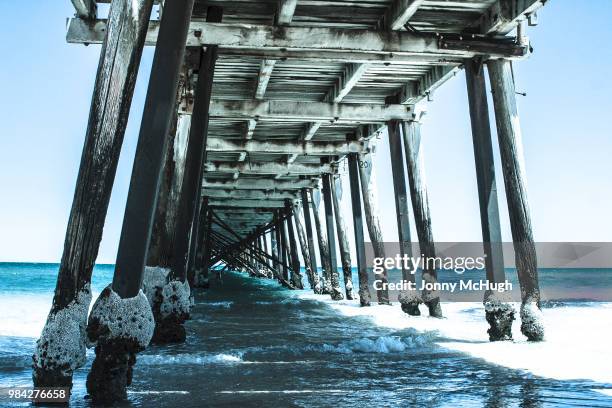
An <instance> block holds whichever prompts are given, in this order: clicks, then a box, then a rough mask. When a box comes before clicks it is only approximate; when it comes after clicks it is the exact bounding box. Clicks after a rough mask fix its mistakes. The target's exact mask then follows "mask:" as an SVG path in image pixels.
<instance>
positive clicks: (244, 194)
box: [202, 188, 299, 200]
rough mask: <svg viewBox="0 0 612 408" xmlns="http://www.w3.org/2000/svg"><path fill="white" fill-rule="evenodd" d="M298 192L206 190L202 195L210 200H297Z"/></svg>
mask: <svg viewBox="0 0 612 408" xmlns="http://www.w3.org/2000/svg"><path fill="white" fill-rule="evenodd" d="M298 193H299V192H297V191H296V190H272V191H266V190H231V189H228V190H223V189H217V188H210V189H204V190H203V191H202V195H203V196H205V197H210V198H226V199H249V200H284V199H286V198H290V199H297V198H298Z"/></svg>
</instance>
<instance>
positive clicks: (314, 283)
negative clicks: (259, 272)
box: [293, 203, 321, 293]
mask: <svg viewBox="0 0 612 408" xmlns="http://www.w3.org/2000/svg"><path fill="white" fill-rule="evenodd" d="M306 205H308V204H306ZM301 210H302V206H301V205H300V204H299V203H296V204H294V206H293V221H294V222H295V229H296V231H297V235H298V239H299V241H300V248H301V249H302V258H303V259H304V268H305V269H306V276H307V277H308V283H309V285H310V288H311V289H312V290H313V292H314V293H319V292H320V291H321V284H320V283H319V276H318V275H317V274H316V272H315V270H314V269H313V267H312V258H311V254H312V253H313V251H311V249H310V246H309V244H308V241H307V239H306V233H305V232H304V226H303V225H302V221H301V220H300V213H301V212H302V211H301ZM309 215H310V214H309ZM309 221H310V220H309ZM311 234H312V231H311ZM311 238H312V237H311Z"/></svg>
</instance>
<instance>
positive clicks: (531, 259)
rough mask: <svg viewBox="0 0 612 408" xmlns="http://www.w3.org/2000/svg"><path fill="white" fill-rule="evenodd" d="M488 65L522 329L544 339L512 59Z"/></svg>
mask: <svg viewBox="0 0 612 408" xmlns="http://www.w3.org/2000/svg"><path fill="white" fill-rule="evenodd" d="M487 65H488V67H489V79H490V81H491V92H493V105H494V107H495V121H496V124H497V137H498V141H499V149H500V153H501V161H502V170H503V175H504V184H505V186H506V199H507V201H508V213H509V215H510V228H511V230H512V240H513V243H514V252H515V259H516V270H517V273H518V278H519V283H520V286H521V300H522V302H521V312H520V315H521V332H522V333H523V334H524V335H525V336H526V337H527V338H528V339H529V340H531V341H540V340H543V338H544V325H543V323H542V319H541V311H540V287H539V283H538V265H537V257H536V251H535V244H534V240H533V232H532V229H531V215H530V210H529V202H528V200H527V186H526V181H525V163H524V157H523V144H522V140H521V129H520V123H519V117H518V109H517V106H516V90H515V87H514V78H513V74H512V66H511V62H510V61H508V60H491V61H489V62H488V63H487Z"/></svg>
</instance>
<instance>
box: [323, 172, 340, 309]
mask: <svg viewBox="0 0 612 408" xmlns="http://www.w3.org/2000/svg"><path fill="white" fill-rule="evenodd" d="M331 177H332V176H331V175H330V174H323V177H322V178H321V182H322V184H323V205H324V208H325V226H326V229H327V248H328V251H329V259H330V266H331V271H330V273H329V277H330V279H331V282H330V283H331V290H332V292H331V298H332V299H333V300H342V299H344V295H342V291H341V290H340V276H339V274H338V257H337V255H336V234H335V232H334V229H335V224H334V207H333V203H332V193H331V188H332V186H331Z"/></svg>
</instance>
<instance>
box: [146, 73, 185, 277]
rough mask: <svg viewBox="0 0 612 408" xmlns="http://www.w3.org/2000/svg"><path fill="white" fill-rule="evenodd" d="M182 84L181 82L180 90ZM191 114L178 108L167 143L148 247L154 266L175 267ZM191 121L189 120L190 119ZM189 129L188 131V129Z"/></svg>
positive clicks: (149, 262)
mask: <svg viewBox="0 0 612 408" xmlns="http://www.w3.org/2000/svg"><path fill="white" fill-rule="evenodd" d="M180 88H181V85H179V92H180ZM187 118H188V117H186V116H181V117H180V119H179V115H178V112H175V114H174V118H173V121H172V125H171V129H170V132H169V133H168V137H169V140H168V146H167V149H166V154H165V156H166V158H165V160H164V169H163V172H162V179H161V181H160V187H159V193H158V197H157V208H156V210H155V217H154V221H153V228H152V230H151V242H150V243H149V249H148V251H147V263H146V264H147V265H148V266H152V267H163V268H170V267H172V255H173V253H174V245H173V239H174V224H175V222H176V208H177V206H178V197H179V194H180V190H181V182H182V180H183V168H184V165H185V162H184V155H183V154H181V153H182V152H183V151H184V146H185V145H186V144H187V143H186V142H187V137H188V136H189V131H188V129H189V128H188V127H186V126H185V123H184V122H185V120H186V119H187ZM189 121H190V120H189ZM186 130H187V131H186Z"/></svg>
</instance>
